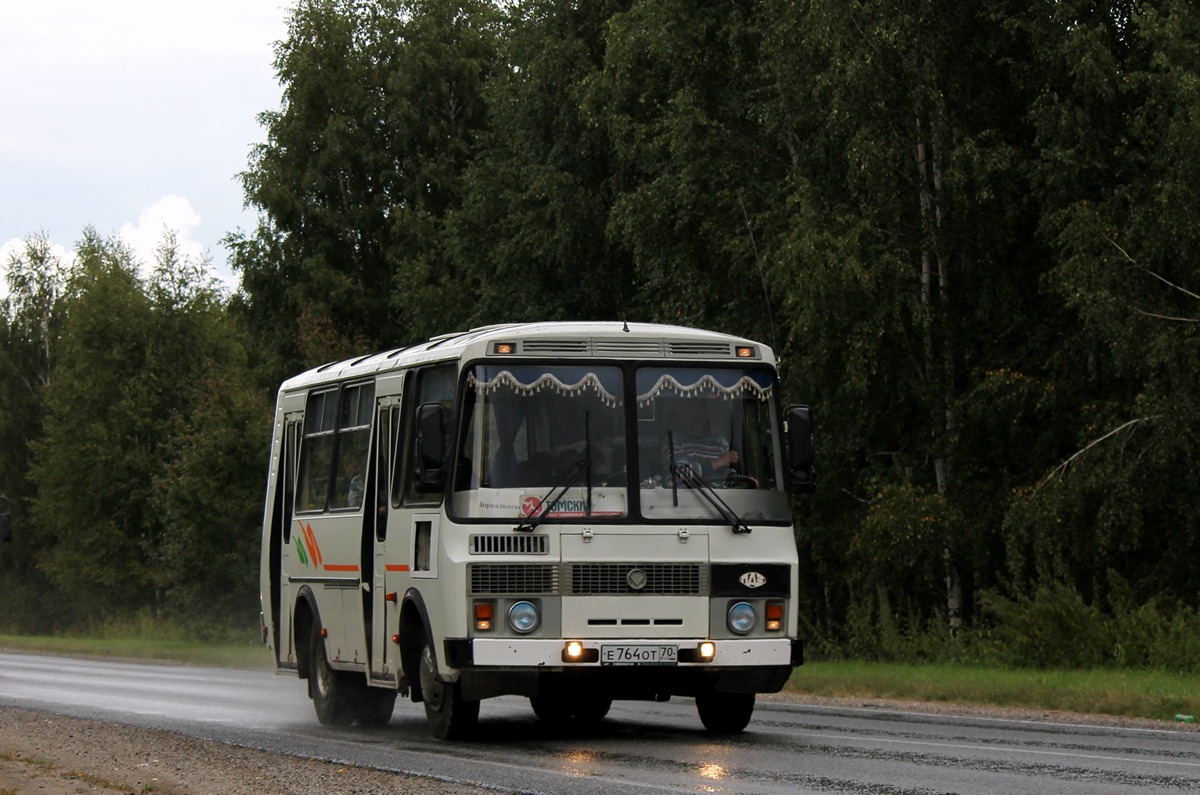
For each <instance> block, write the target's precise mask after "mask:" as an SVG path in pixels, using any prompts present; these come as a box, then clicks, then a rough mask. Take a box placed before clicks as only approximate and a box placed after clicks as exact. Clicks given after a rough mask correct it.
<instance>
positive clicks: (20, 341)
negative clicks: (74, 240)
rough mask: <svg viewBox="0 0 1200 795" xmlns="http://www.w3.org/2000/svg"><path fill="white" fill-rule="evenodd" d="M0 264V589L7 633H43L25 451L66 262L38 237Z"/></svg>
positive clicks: (52, 346) (47, 376)
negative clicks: (3, 523) (5, 601)
mask: <svg viewBox="0 0 1200 795" xmlns="http://www.w3.org/2000/svg"><path fill="white" fill-rule="evenodd" d="M5 265H6V273H5V278H6V281H7V285H8V294H7V296H6V297H5V299H4V301H3V303H2V304H0V495H4V496H6V497H8V498H9V500H10V502H11V507H12V509H13V515H14V521H15V524H16V526H17V532H16V534H15V541H14V543H13V544H12V546H10V547H7V548H6V549H5V554H3V555H0V588H2V589H3V591H4V593H6V594H8V595H9V597H10V599H11V600H12V603H13V605H14V606H16V605H21V606H24V607H23V608H22V609H14V610H11V611H9V612H8V614H7V616H6V620H7V622H9V626H10V627H11V628H13V629H22V630H34V629H35V628H44V627H45V626H46V619H47V618H48V617H49V614H50V611H49V610H48V609H43V607H42V606H43V605H45V604H46V600H44V599H42V598H40V597H41V596H42V595H44V594H45V593H46V590H47V585H46V582H45V580H44V578H43V577H41V575H40V574H39V572H38V571H37V570H36V566H35V560H36V556H37V554H38V541H39V539H38V536H37V534H36V533H35V532H32V531H31V528H30V524H29V521H28V505H29V501H30V500H31V498H32V497H33V494H34V491H33V484H32V482H31V480H30V479H29V465H30V462H29V449H30V445H31V443H33V442H34V441H35V440H36V439H38V438H39V437H40V436H41V433H42V427H43V418H44V414H45V405H46V392H47V389H48V388H49V386H50V384H51V381H52V378H53V372H54V367H55V361H56V358H57V354H58V341H59V338H60V334H61V330H62V325H63V289H64V284H65V281H66V275H67V264H66V263H64V262H63V261H62V259H61V258H60V257H59V255H58V254H57V253H56V252H55V249H54V247H53V246H52V245H51V244H50V242H49V240H48V239H47V238H46V236H45V235H44V234H38V235H33V236H31V237H29V238H27V239H26V240H25V241H24V245H23V246H22V247H21V248H20V249H18V250H17V251H16V252H14V253H13V254H12V255H11V256H10V257H9V260H8V262H7V263H5Z"/></svg>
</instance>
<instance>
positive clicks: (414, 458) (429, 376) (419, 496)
mask: <svg viewBox="0 0 1200 795" xmlns="http://www.w3.org/2000/svg"><path fill="white" fill-rule="evenodd" d="M456 377H457V373H456V370H455V367H454V365H438V366H436V367H430V368H428V369H425V370H421V371H420V372H418V373H417V378H416V388H415V389H412V390H410V391H408V393H407V394H406V397H405V402H406V403H407V404H408V408H407V409H406V412H405V413H406V416H407V419H406V421H405V426H406V430H407V433H406V434H405V436H406V437H407V438H406V439H405V449H406V451H407V452H406V453H405V456H404V458H405V462H406V464H407V466H406V468H405V469H406V471H405V473H404V504H405V505H436V504H437V503H439V502H441V499H442V494H441V492H437V493H435V494H429V493H426V492H422V491H419V490H418V488H417V483H416V480H415V473H416V472H418V471H419V469H420V464H421V462H420V461H419V460H418V457H419V456H420V455H421V451H420V450H418V449H417V445H416V438H417V429H416V423H417V421H418V419H419V417H418V411H417V409H418V408H420V407H421V406H424V405H426V404H428V403H441V404H442V405H443V406H445V407H446V410H447V416H448V415H449V410H450V408H451V407H452V406H453V405H454V386H455V380H456ZM409 396H412V397H413V400H411V401H409V399H408V397H409ZM450 426H451V423H449V422H447V423H446V427H445V430H446V432H447V433H449V431H450ZM444 449H445V450H447V451H449V449H450V447H449V445H448V444H447V445H445V446H444Z"/></svg>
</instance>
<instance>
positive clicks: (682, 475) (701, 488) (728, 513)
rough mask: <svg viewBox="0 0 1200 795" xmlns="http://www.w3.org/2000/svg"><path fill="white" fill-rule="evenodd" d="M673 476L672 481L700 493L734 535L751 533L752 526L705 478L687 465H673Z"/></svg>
mask: <svg viewBox="0 0 1200 795" xmlns="http://www.w3.org/2000/svg"><path fill="white" fill-rule="evenodd" d="M673 454H674V450H672V458H674V455H673ZM671 476H672V481H674V478H678V479H679V480H682V481H683V484H684V485H685V486H687V487H688V488H690V489H693V490H694V491H696V492H698V493H699V494H700V496H701V497H703V498H704V499H705V501H707V502H708V504H709V505H711V506H712V507H713V509H714V510H715V511H716V512H717V513H719V514H721V516H722V517H723V518H724V519H725V521H727V522H729V524H730V526H731V527H732V528H733V532H734V533H737V534H739V535H741V534H744V533H749V532H750V526H749V525H748V524H746V523H745V522H743V521H742V518H741V517H740V516H738V515H737V512H736V511H734V510H733V509H732V508H730V507H729V505H728V503H726V502H725V500H723V499H721V497H720V496H719V495H718V494H717V492H716V490H715V489H714V488H713V487H712V486H710V485H708V483H706V482H705V481H704V478H702V477H700V476H699V475H697V474H696V473H695V471H694V470H693V469H692V468H691V467H690V466H688V465H687V464H686V463H684V464H675V463H672V465H671ZM676 504H678V502H676Z"/></svg>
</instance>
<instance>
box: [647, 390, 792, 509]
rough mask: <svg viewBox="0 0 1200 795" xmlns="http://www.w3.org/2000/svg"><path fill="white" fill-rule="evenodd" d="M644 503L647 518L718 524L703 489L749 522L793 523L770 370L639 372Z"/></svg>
mask: <svg viewBox="0 0 1200 795" xmlns="http://www.w3.org/2000/svg"><path fill="white" fill-rule="evenodd" d="M636 389H637V442H638V472H639V482H640V486H641V488H640V492H639V496H640V503H641V511H642V516H643V517H644V518H646V519H650V520H654V519H688V520H693V521H706V522H707V521H718V520H722V519H723V518H724V517H722V516H721V513H720V511H719V510H717V509H716V507H715V506H714V505H713V500H712V499H707V498H706V497H705V495H704V494H702V493H700V492H702V491H704V490H705V489H711V490H712V492H715V495H714V496H715V497H716V498H719V500H720V501H721V502H723V503H725V504H726V505H728V506H729V508H730V509H732V510H733V511H734V512H735V513H736V514H737V515H738V516H739V517H740V518H741V519H743V520H746V521H769V522H774V521H787V520H788V519H789V517H790V512H789V511H790V508H789V502H788V498H787V495H786V494H785V493H784V491H783V489H782V488H781V483H782V475H781V472H780V469H779V466H780V458H779V455H778V449H779V440H778V438H777V434H775V433H774V429H775V427H776V425H777V419H776V417H775V401H774V400H773V399H772V397H773V392H774V376H773V374H772V373H771V372H770V371H769V370H765V369H764V370H754V369H748V368H714V367H704V368H700V367H662V366H655V367H642V368H640V369H639V370H638V371H637V383H636Z"/></svg>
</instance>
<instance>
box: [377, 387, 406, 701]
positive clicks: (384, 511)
mask: <svg viewBox="0 0 1200 795" xmlns="http://www.w3.org/2000/svg"><path fill="white" fill-rule="evenodd" d="M376 419H377V421H376V423H375V434H376V435H375V451H376V454H375V462H374V465H375V473H376V474H375V478H374V491H375V493H374V495H373V496H372V499H373V502H372V503H371V504H372V505H374V506H375V522H374V533H375V538H374V566H372V569H373V571H372V575H371V611H370V624H371V626H370V627H369V628H368V633H369V638H370V645H371V677H372V678H373V679H387V680H391V681H395V678H396V673H397V669H398V667H399V662H398V648H397V647H396V645H395V644H394V643H392V635H393V634H395V632H396V631H397V629H398V626H399V623H398V622H399V613H400V607H399V603H398V599H397V597H395V596H391V594H395V593H396V591H397V583H396V580H397V574H398V572H399V570H400V569H401V568H407V567H400V566H399V565H398V564H397V563H396V560H395V559H396V558H397V557H399V556H402V555H404V553H405V552H406V550H405V549H404V547H405V546H407V545H405V544H403V543H402V539H399V538H391V537H389V532H390V533H391V534H392V535H396V529H398V527H396V528H392V527H389V525H396V524H397V523H396V522H395V521H394V519H395V517H393V514H394V513H395V512H394V511H392V510H391V495H392V485H393V483H392V481H393V478H395V477H396V472H395V470H396V466H395V465H396V462H397V461H398V460H399V455H400V453H399V449H400V448H399V445H400V437H401V434H400V396H399V395H389V396H387V397H383V398H380V399H379V403H378V408H377V416H376ZM389 549H390V550H391V552H392V554H391V555H389V554H388V552H389Z"/></svg>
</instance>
